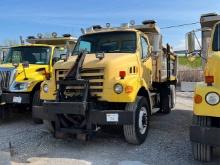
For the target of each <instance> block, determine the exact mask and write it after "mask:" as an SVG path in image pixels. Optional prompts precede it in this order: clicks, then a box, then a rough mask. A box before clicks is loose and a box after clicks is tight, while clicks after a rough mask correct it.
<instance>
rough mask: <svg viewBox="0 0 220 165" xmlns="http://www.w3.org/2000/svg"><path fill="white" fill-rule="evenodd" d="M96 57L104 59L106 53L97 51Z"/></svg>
mask: <svg viewBox="0 0 220 165" xmlns="http://www.w3.org/2000/svg"><path fill="white" fill-rule="evenodd" d="M95 56H96V58H98V59H99V60H102V59H103V58H104V57H105V53H104V52H103V53H96V55H95Z"/></svg>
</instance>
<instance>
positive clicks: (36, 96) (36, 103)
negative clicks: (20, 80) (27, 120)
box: [32, 90, 43, 124]
mask: <svg viewBox="0 0 220 165" xmlns="http://www.w3.org/2000/svg"><path fill="white" fill-rule="evenodd" d="M41 105H42V100H41V99H40V90H36V91H35V92H34V95H33V100H32V106H41ZM33 122H34V123H35V124H43V120H42V119H37V118H33Z"/></svg>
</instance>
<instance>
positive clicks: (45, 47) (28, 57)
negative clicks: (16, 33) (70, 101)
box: [0, 33, 76, 122]
mask: <svg viewBox="0 0 220 165" xmlns="http://www.w3.org/2000/svg"><path fill="white" fill-rule="evenodd" d="M55 35H56V33H53V36H51V37H49V38H48V37H43V36H42V35H40V34H39V35H38V37H34V36H30V37H28V39H27V42H28V43H27V44H24V43H22V44H21V45H18V46H13V47H11V48H9V51H8V54H7V55H6V56H5V57H4V60H3V62H2V64H0V78H1V82H0V87H1V106H0V114H1V115H0V116H1V117H2V118H5V117H7V116H8V114H9V113H10V112H11V110H12V109H13V108H14V107H20V108H22V109H25V108H26V107H28V109H32V106H33V105H40V104H41V101H40V85H41V83H42V82H43V81H44V80H46V79H50V77H51V73H52V68H53V65H54V64H55V63H56V62H57V61H58V60H59V59H60V58H61V56H62V55H64V54H66V53H67V52H66V51H67V43H68V44H69V45H72V46H71V50H72V49H73V46H74V45H75V42H76V39H75V38H73V37H71V36H64V37H57V35H56V36H55ZM34 121H35V122H40V120H37V119H34Z"/></svg>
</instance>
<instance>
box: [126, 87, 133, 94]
mask: <svg viewBox="0 0 220 165" xmlns="http://www.w3.org/2000/svg"><path fill="white" fill-rule="evenodd" d="M132 92H133V87H132V86H126V87H125V93H132Z"/></svg>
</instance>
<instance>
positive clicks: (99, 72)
mask: <svg viewBox="0 0 220 165" xmlns="http://www.w3.org/2000/svg"><path fill="white" fill-rule="evenodd" d="M67 72H68V70H56V80H57V81H59V80H63V79H64V78H65V76H66V74H67ZM80 75H81V78H82V79H85V80H89V86H90V93H91V95H92V96H100V94H101V93H102V92H103V85H104V68H84V69H82V70H81V72H80ZM57 88H59V86H57ZM81 88H82V87H80V86H75V87H70V88H68V90H67V91H66V94H67V95H72V94H73V93H78V92H80V89H81Z"/></svg>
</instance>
